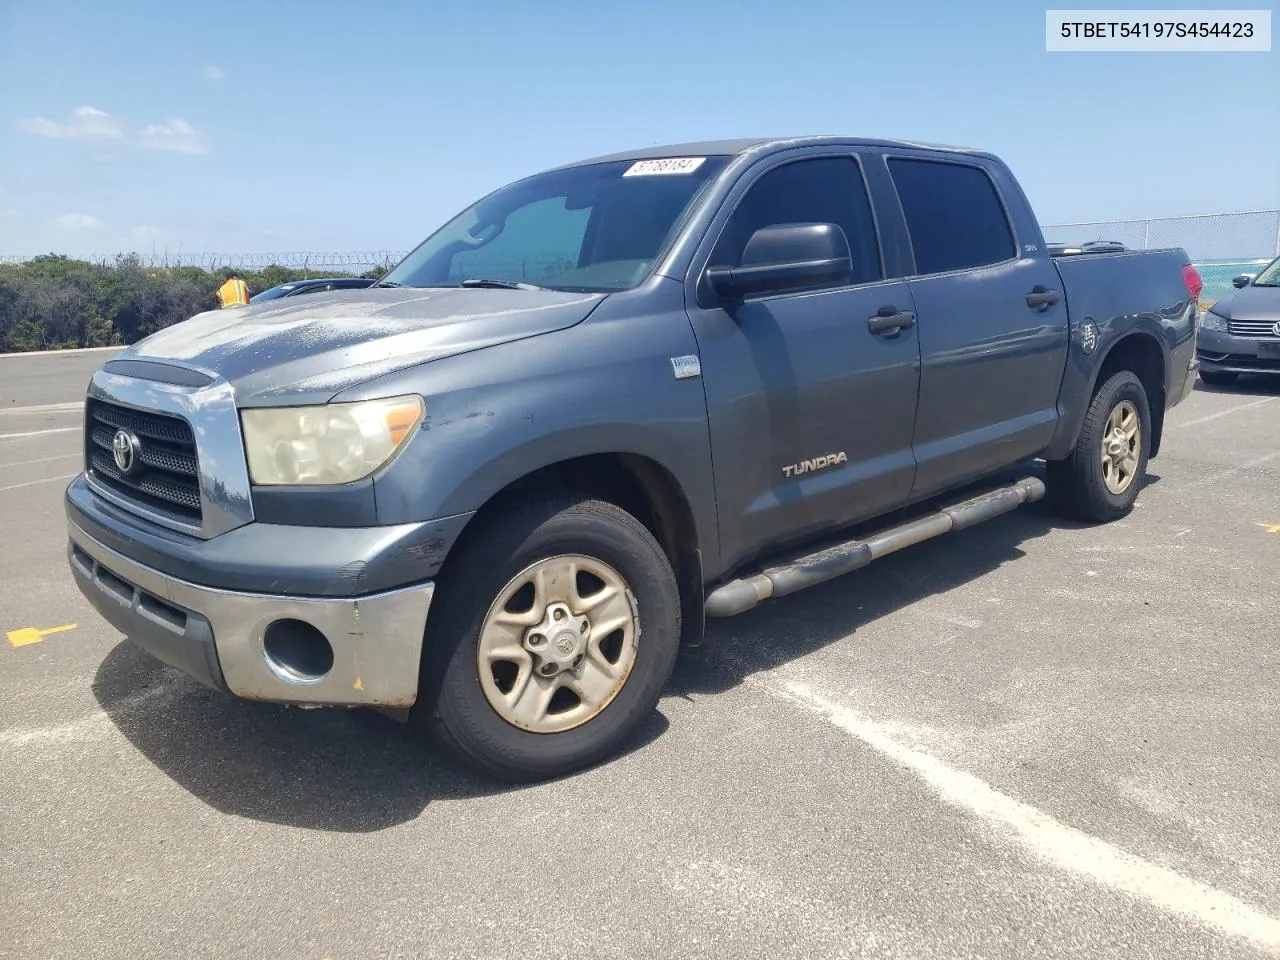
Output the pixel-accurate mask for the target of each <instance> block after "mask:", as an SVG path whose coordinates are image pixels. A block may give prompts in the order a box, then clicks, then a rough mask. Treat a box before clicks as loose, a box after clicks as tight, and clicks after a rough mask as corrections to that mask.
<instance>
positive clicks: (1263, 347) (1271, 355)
mask: <svg viewBox="0 0 1280 960" xmlns="http://www.w3.org/2000/svg"><path fill="white" fill-rule="evenodd" d="M1258 356H1259V357H1260V358H1261V359H1263V360H1280V340H1272V341H1267V340H1264V341H1263V342H1262V343H1260V344H1258Z"/></svg>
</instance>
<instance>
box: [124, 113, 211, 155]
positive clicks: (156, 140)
mask: <svg viewBox="0 0 1280 960" xmlns="http://www.w3.org/2000/svg"><path fill="white" fill-rule="evenodd" d="M138 144H139V145H140V146H143V147H150V148H152V149H153V150H176V151H177V152H178V153H208V152H209V144H208V142H207V141H206V140H205V138H204V134H202V133H201V132H200V131H199V130H197V129H196V128H195V127H193V126H192V125H191V124H189V123H187V121H185V120H178V119H173V120H166V121H165V122H164V123H153V124H151V125H150V126H146V127H143V128H142V130H141V131H139V133H138Z"/></svg>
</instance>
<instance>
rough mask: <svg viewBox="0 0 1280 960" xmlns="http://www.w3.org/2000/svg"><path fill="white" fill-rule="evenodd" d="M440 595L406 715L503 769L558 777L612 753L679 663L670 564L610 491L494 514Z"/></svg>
mask: <svg viewBox="0 0 1280 960" xmlns="http://www.w3.org/2000/svg"><path fill="white" fill-rule="evenodd" d="M437 597H438V601H439V604H440V606H439V607H438V608H437V609H436V610H433V611H432V617H431V625H430V626H429V628H428V633H427V637H426V644H427V647H426V651H425V654H424V663H423V690H422V697H421V698H420V702H419V705H418V706H417V707H415V711H414V712H415V717H416V718H417V719H419V720H425V721H426V722H427V723H428V724H429V725H430V726H431V727H432V728H433V729H434V731H435V732H436V734H437V735H438V736H439V738H440V739H441V740H442V741H443V742H444V743H445V745H446V746H448V747H450V748H452V750H453V752H454V753H455V754H457V755H458V756H460V757H461V758H462V759H463V760H464V761H466V762H467V763H468V764H469V765H471V766H473V767H475V768H477V769H479V770H480V771H482V772H484V773H486V774H488V775H491V776H494V777H497V778H499V779H502V780H507V781H513V782H519V781H531V780H540V779H545V778H550V777H555V776H562V775H564V774H566V773H570V772H573V771H575V770H578V769H581V768H583V767H586V766H589V765H591V764H593V763H596V762H598V761H600V760H603V759H606V758H607V757H609V756H611V755H613V754H615V753H617V752H618V751H619V749H620V748H621V747H622V746H623V744H624V743H625V742H626V741H627V739H628V738H630V737H631V736H632V735H633V734H634V733H635V732H636V729H637V728H638V727H639V726H640V724H641V723H642V722H643V721H644V720H645V718H646V717H647V716H649V715H650V714H651V712H652V711H653V708H654V706H655V705H656V703H657V701H658V697H659V695H660V694H661V692H662V688H663V686H664V685H665V684H666V682H667V679H668V677H669V676H670V674H671V670H672V667H673V666H674V663H675V658H676V653H677V649H678V646H679V640H680V630H681V624H680V598H679V590H678V588H677V585H676V578H675V574H674V572H673V571H672V569H671V564H670V563H669V561H668V560H667V557H666V555H665V554H664V553H663V551H662V548H661V546H659V544H658V542H657V541H656V540H655V539H654V537H653V535H652V534H651V533H650V532H649V531H648V529H646V528H645V526H644V525H643V524H641V523H640V522H639V521H638V520H636V519H635V518H634V517H632V516H631V515H630V514H628V513H627V512H626V511H624V510H622V509H620V508H618V507H616V506H614V505H613V504H610V503H605V502H602V501H598V500H588V499H582V498H576V497H572V496H562V497H557V498H553V499H547V500H543V501H541V502H537V503H534V504H532V505H530V506H524V507H515V508H510V509H508V510H506V511H504V512H502V514H501V515H495V516H490V517H489V518H487V522H484V523H483V525H482V526H481V527H480V528H478V529H477V530H476V531H475V533H474V534H473V535H472V536H470V537H469V538H468V543H467V545H466V546H465V547H464V552H463V554H462V555H461V556H460V557H459V558H458V561H457V563H456V564H455V565H453V566H452V568H451V569H450V571H449V572H448V573H447V575H446V576H445V577H444V578H443V579H442V580H441V582H440V583H439V584H438V587H437Z"/></svg>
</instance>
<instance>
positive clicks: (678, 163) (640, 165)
mask: <svg viewBox="0 0 1280 960" xmlns="http://www.w3.org/2000/svg"><path fill="white" fill-rule="evenodd" d="M706 159H707V158H706V157H668V158H666V159H663V160H637V161H636V162H635V163H633V164H632V165H631V166H629V167H628V168H627V172H626V173H624V174H623V176H624V177H656V176H661V175H662V174H673V173H676V174H679V173H693V171H695V170H697V169H698V168H699V167H700V166H702V162H703V161H704V160H706Z"/></svg>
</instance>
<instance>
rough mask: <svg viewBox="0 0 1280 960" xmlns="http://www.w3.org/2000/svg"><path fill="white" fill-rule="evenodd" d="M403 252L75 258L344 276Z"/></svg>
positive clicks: (10, 259)
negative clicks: (280, 269) (335, 272)
mask: <svg viewBox="0 0 1280 960" xmlns="http://www.w3.org/2000/svg"><path fill="white" fill-rule="evenodd" d="M405 252H406V251H403V250H364V251H360V250H355V251H353V250H345V251H336V252H325V251H317V250H291V251H282V252H275V253H183V252H173V251H167V250H166V251H152V252H151V253H128V254H120V253H113V254H90V255H88V256H81V257H72V258H71V259H75V260H83V261H85V262H87V263H94V264H99V265H101V266H113V265H115V264H118V263H119V262H120V261H121V260H122V259H129V260H132V261H133V262H135V263H136V264H137V265H138V266H141V267H145V268H148V269H163V268H178V267H199V268H200V269H202V270H210V271H213V270H222V269H233V270H263V269H266V268H267V267H284V268H286V269H289V270H340V271H341V272H344V273H361V272H363V271H365V270H372V269H373V268H374V267H382V268H384V269H390V268H391V267H393V266H395V265H396V264H397V263H399V262H400V260H402V259H403V258H404V255H405ZM34 259H36V257H35V256H34V255H28V256H0V263H27V262H29V261H31V260H34Z"/></svg>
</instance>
